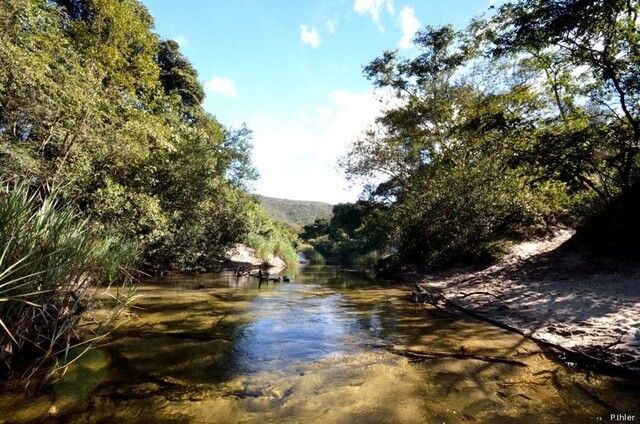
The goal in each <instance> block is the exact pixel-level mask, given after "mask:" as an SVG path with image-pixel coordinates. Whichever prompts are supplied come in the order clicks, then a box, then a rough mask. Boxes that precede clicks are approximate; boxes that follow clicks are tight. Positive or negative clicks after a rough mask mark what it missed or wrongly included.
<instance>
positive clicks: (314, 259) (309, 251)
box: [298, 243, 327, 265]
mask: <svg viewBox="0 0 640 424" xmlns="http://www.w3.org/2000/svg"><path fill="white" fill-rule="evenodd" d="M298 251H299V252H301V253H302V254H303V255H304V257H305V258H306V259H308V260H309V261H310V262H311V263H312V264H317V265H325V264H326V263H327V261H326V259H325V258H324V256H322V254H321V253H320V252H318V251H317V250H316V249H314V248H313V246H312V245H310V244H305V243H300V244H299V245H298Z"/></svg>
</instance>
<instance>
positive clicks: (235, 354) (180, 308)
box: [0, 267, 640, 423]
mask: <svg viewBox="0 0 640 424" xmlns="http://www.w3.org/2000/svg"><path fill="white" fill-rule="evenodd" d="M290 276H292V277H293V278H292V281H291V282H290V283H274V282H270V283H269V284H263V285H259V284H258V282H257V281H256V280H255V279H250V278H247V277H242V278H236V277H234V276H233V275H201V276H195V277H194V276H176V277H170V278H165V279H157V280H148V281H145V282H144V284H143V285H142V286H141V287H140V290H139V292H140V293H141V294H142V295H143V296H142V298H141V300H140V301H139V303H138V308H137V309H134V310H132V311H131V316H130V318H131V320H130V321H129V322H127V323H126V324H124V325H123V326H122V327H121V328H120V329H119V330H118V331H117V332H116V334H115V335H114V337H113V340H111V343H110V344H109V345H107V346H105V347H104V348H102V349H100V350H96V351H94V352H93V353H92V354H90V355H87V356H85V357H84V358H82V360H80V361H78V363H77V364H75V365H74V367H72V368H71V370H70V372H69V374H68V376H67V378H66V379H64V380H63V381H61V382H60V383H58V384H57V385H55V386H54V387H53V388H52V390H50V391H49V392H47V393H38V394H33V395H30V396H27V395H24V394H21V393H16V392H7V393H0V422H90V423H91V422H96V423H97V422H117V421H120V422H140V423H143V422H144V423H147V422H161V423H163V422H164V423H191V422H193V423H200V422H205V423H206V422H212V423H213V422H215V423H217V422H233V423H235V422H329V423H332V422H345V423H351V422H406V423H414V422H415V423H423V422H447V423H449V422H451V423H453V422H467V421H468V422H473V421H476V422H522V423H532V422H549V423H555V422H590V421H595V420H597V418H598V417H601V418H602V419H603V420H604V421H609V417H610V414H612V413H618V412H621V413H627V414H634V413H637V412H639V411H638V406H637V399H638V395H639V394H640V390H639V389H638V386H637V384H636V383H634V382H633V381H629V380H624V379H621V378H614V377H607V376H602V375H596V374H593V373H585V372H581V371H579V370H574V369H569V368H566V367H564V366H563V365H562V364H560V363H558V362H557V361H556V360H554V359H553V358H552V357H549V356H547V355H546V354H545V353H544V352H543V351H542V350H541V349H540V347H539V346H537V345H536V344H534V343H533V342H531V341H529V340H527V339H524V338H522V337H520V336H517V335H514V334H511V333H508V332H505V331H503V330H500V329H497V328H494V327H491V326H489V325H486V324H484V323H481V322H477V321H474V320H469V319H466V318H463V317H461V316H452V315H449V314H445V313H443V312H441V311H439V310H435V309H432V308H423V307H420V306H416V305H412V304H410V303H408V302H406V301H405V300H404V299H403V298H404V294H405V293H406V289H402V288H398V287H394V286H393V285H384V284H381V283H379V282H378V283H375V284H374V283H373V282H371V281H368V280H365V279H362V278H360V277H358V275H357V274H355V273H351V272H347V271H343V270H339V269H336V268H333V267H320V268H314V267H312V268H309V269H307V270H303V271H302V272H300V273H299V274H297V275H295V276H294V275H291V274H290ZM397 353H403V355H399V354H397Z"/></svg>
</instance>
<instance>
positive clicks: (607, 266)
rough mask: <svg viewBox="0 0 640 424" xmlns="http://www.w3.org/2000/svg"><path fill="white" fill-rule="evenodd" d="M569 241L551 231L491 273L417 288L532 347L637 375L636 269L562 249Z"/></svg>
mask: <svg viewBox="0 0 640 424" xmlns="http://www.w3.org/2000/svg"><path fill="white" fill-rule="evenodd" d="M573 233H574V231H573V230H572V229H569V228H556V229H554V231H553V232H552V234H550V235H549V236H548V237H546V238H544V239H539V240H534V241H529V242H526V243H522V244H519V245H516V246H514V247H513V249H512V250H511V252H510V253H509V254H508V255H507V256H506V257H505V258H503V259H502V260H501V261H500V262H499V263H497V264H495V265H493V266H491V267H489V268H486V269H483V270H480V271H470V270H466V271H465V270H457V271H453V272H448V273H447V274H444V273H442V274H439V275H430V276H423V277H422V278H421V279H420V280H421V284H422V285H423V286H424V287H426V288H429V287H431V288H436V289H439V290H440V291H442V293H443V294H444V295H445V296H446V298H447V299H449V300H451V301H453V302H454V303H455V304H457V305H460V306H463V307H464V308H467V309H469V310H471V311H473V312H476V313H479V314H481V315H484V316H486V317H489V318H491V319H494V320H496V321H498V322H502V323H504V324H507V325H509V326H511V327H514V328H516V329H519V330H521V331H523V332H524V333H525V334H527V335H529V336H532V337H534V338H536V339H539V340H543V341H546V342H550V343H553V344H555V345H559V346H562V347H565V348H568V349H572V350H575V351H579V352H583V353H586V354H589V355H591V356H596V357H598V358H600V359H603V360H605V361H607V362H610V363H615V364H619V365H622V366H624V367H627V368H631V369H634V370H638V371H640V264H638V263H637V262H623V261H616V260H612V259H602V258H594V257H592V256H590V255H588V254H586V253H577V252H571V251H569V250H568V249H563V248H562V247H561V246H562V244H563V243H565V242H566V241H567V240H569V239H570V238H571V236H572V235H573Z"/></svg>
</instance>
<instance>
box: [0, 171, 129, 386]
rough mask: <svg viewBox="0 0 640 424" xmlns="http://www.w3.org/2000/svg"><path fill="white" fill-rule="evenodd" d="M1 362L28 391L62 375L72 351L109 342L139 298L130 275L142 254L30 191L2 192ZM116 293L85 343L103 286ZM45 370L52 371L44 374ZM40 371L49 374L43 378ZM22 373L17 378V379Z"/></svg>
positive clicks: (21, 188) (49, 198)
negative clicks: (83, 328) (83, 329)
mask: <svg viewBox="0 0 640 424" xmlns="http://www.w3.org/2000/svg"><path fill="white" fill-rule="evenodd" d="M0 240H2V241H3V245H2V250H1V251H0V327H2V328H0V360H1V362H2V364H3V365H4V374H5V377H16V378H17V379H18V380H19V381H22V382H25V383H27V384H28V382H29V381H31V379H32V378H33V377H34V376H36V375H37V377H38V379H39V380H40V382H45V381H47V380H49V379H50V378H51V377H52V376H54V375H56V374H63V373H64V371H65V370H66V367H67V366H68V365H69V362H68V361H67V359H68V353H69V351H70V350H71V349H73V348H76V350H78V348H80V351H81V352H84V351H86V350H88V349H89V348H90V347H92V346H93V345H95V343H97V342H98V341H100V340H102V339H103V338H104V337H105V336H106V335H107V334H108V333H109V330H110V328H111V324H112V323H113V321H114V320H115V318H116V317H117V316H118V315H119V313H120V312H121V311H122V310H123V309H124V307H126V306H127V305H128V303H129V302H130V301H131V299H132V297H133V292H132V291H131V288H132V284H131V283H132V281H133V279H132V277H131V274H130V272H129V270H130V269H131V268H130V267H131V265H132V263H133V261H134V260H135V257H136V255H137V252H138V249H137V247H136V246H134V245H132V244H130V243H127V242H125V241H124V240H122V239H121V238H119V237H114V236H99V235H97V234H96V233H95V232H94V231H92V230H91V227H90V225H89V222H88V221H87V220H86V219H82V218H81V217H80V216H79V215H78V214H77V213H75V212H74V211H73V210H71V209H70V208H67V207H64V206H63V205H61V204H60V203H59V202H57V201H56V200H55V193H54V194H51V195H49V196H47V198H46V199H44V200H42V199H41V198H40V196H39V194H38V192H37V191H33V190H31V189H30V187H29V186H28V185H26V184H17V185H12V184H9V183H4V184H3V187H2V188H1V189H0ZM112 285H115V286H117V289H116V290H111V291H110V292H113V293H114V294H112V295H111V297H112V300H111V303H112V306H111V307H110V309H109V310H110V312H109V313H108V314H107V315H105V316H103V317H102V318H101V320H100V321H94V322H93V325H91V326H90V328H92V330H91V331H90V332H89V334H88V335H86V336H85V337H84V338H83V339H81V337H80V335H79V333H78V331H79V330H78V327H79V325H80V324H81V322H82V321H83V319H84V318H83V317H85V316H86V315H87V313H86V312H85V311H87V310H90V309H92V308H95V307H96V302H95V301H93V299H92V294H93V293H94V292H95V288H96V286H102V287H105V288H108V287H110V286H112ZM45 370H46V371H45ZM39 371H43V372H42V373H40V372H39ZM16 374H17V375H16Z"/></svg>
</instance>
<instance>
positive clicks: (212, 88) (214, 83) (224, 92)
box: [204, 77, 238, 98]
mask: <svg viewBox="0 0 640 424" xmlns="http://www.w3.org/2000/svg"><path fill="white" fill-rule="evenodd" d="M204 88H205V90H207V91H208V92H210V93H214V94H219V95H221V96H224V97H230V98H236V97H238V90H237V89H236V86H235V84H234V82H233V80H232V79H231V78H225V77H213V78H211V79H210V80H209V81H207V82H205V83H204Z"/></svg>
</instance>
